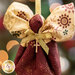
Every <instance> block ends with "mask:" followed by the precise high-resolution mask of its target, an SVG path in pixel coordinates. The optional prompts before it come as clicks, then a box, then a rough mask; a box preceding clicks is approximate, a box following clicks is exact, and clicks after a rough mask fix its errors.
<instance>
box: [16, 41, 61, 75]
mask: <svg viewBox="0 0 75 75" xmlns="http://www.w3.org/2000/svg"><path fill="white" fill-rule="evenodd" d="M33 44H34V41H31V42H29V44H28V47H27V48H23V47H22V46H21V45H20V48H19V50H18V52H17V55H16V58H15V65H16V69H15V71H16V73H17V75H61V71H60V62H59V54H58V49H57V44H56V42H54V41H51V42H50V43H48V44H47V45H48V47H49V55H46V53H45V52H44V50H43V49H42V48H41V47H40V46H38V52H37V53H36V51H35V50H36V48H35V46H33Z"/></svg>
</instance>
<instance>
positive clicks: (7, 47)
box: [6, 40, 19, 51]
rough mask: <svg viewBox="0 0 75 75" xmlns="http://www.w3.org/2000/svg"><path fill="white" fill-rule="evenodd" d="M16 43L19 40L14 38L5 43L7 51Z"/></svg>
mask: <svg viewBox="0 0 75 75" xmlns="http://www.w3.org/2000/svg"><path fill="white" fill-rule="evenodd" d="M18 44H19V42H18V41H16V40H11V41H9V42H8V43H7V45H6V49H7V51H9V50H10V49H11V48H12V47H14V46H15V45H18Z"/></svg>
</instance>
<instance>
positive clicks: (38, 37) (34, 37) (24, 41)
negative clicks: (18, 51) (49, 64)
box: [21, 32, 52, 54]
mask: <svg viewBox="0 0 75 75" xmlns="http://www.w3.org/2000/svg"><path fill="white" fill-rule="evenodd" d="M26 33H27V34H29V35H28V36H27V37H25V38H23V39H22V41H21V45H22V46H23V47H24V46H27V44H28V42H30V41H32V40H36V45H35V46H36V53H37V43H39V45H40V46H41V47H42V48H43V49H44V51H45V52H46V54H48V53H49V48H48V46H47V45H46V43H45V42H44V40H46V39H50V38H52V35H51V33H38V34H36V33H34V32H33V33H30V32H29V33H28V32H26ZM26 33H25V34H26Z"/></svg>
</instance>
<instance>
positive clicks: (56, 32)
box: [40, 3, 75, 42]
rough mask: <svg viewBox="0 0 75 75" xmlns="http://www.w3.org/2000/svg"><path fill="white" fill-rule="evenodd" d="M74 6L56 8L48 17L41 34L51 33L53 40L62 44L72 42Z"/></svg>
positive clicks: (74, 25) (71, 4)
mask: <svg viewBox="0 0 75 75" xmlns="http://www.w3.org/2000/svg"><path fill="white" fill-rule="evenodd" d="M74 29H75V24H74V4H73V3H70V4H66V5H61V6H58V7H56V8H55V9H54V10H53V12H52V13H51V14H50V15H49V16H48V18H47V19H46V21H45V24H44V25H43V27H42V28H41V30H40V32H43V33H45V32H51V34H52V39H53V40H55V41H57V42H61V41H67V40H70V39H71V38H72V37H73V35H74Z"/></svg>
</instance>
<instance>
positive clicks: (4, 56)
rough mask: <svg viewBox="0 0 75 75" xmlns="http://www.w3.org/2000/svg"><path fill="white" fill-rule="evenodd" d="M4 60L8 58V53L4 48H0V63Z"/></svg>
mask: <svg viewBox="0 0 75 75" xmlns="http://www.w3.org/2000/svg"><path fill="white" fill-rule="evenodd" d="M5 60H8V54H7V52H6V51H4V50H0V63H3V62H4V61H5Z"/></svg>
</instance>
